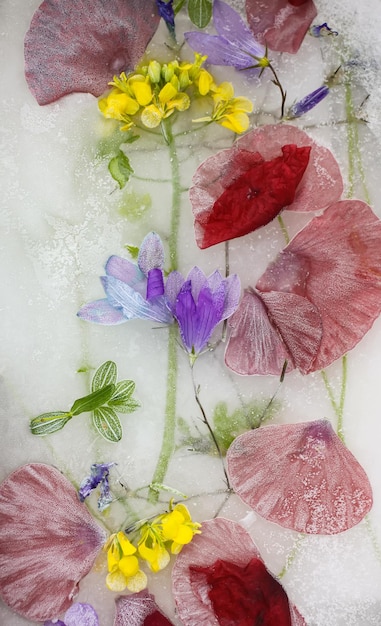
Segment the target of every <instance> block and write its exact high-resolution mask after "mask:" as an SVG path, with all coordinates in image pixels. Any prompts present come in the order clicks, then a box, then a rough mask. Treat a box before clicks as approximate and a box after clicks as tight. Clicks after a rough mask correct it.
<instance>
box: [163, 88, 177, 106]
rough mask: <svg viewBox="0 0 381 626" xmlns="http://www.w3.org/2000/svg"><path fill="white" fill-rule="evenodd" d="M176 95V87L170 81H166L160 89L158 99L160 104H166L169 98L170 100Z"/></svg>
mask: <svg viewBox="0 0 381 626" xmlns="http://www.w3.org/2000/svg"><path fill="white" fill-rule="evenodd" d="M176 95H177V89H175V88H174V86H173V85H172V84H171V83H167V84H166V85H164V87H163V89H161V90H160V93H159V100H160V102H161V103H162V104H166V103H167V102H169V100H172V98H174V97H175V96H176Z"/></svg>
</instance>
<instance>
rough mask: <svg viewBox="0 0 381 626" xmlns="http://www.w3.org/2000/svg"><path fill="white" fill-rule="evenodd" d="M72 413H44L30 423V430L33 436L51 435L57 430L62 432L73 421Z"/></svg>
mask: <svg viewBox="0 0 381 626" xmlns="http://www.w3.org/2000/svg"><path fill="white" fill-rule="evenodd" d="M71 418H72V416H71V414H70V413H65V412H64V411H52V412H51V413H43V414H42V415H39V416H38V417H34V418H33V419H32V420H31V421H30V430H31V432H32V435H39V436H41V437H42V436H44V435H50V434H51V433H55V432H56V431H57V430H61V428H63V427H64V426H65V424H67V422H68V421H69V420H71Z"/></svg>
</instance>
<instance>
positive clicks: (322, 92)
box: [288, 85, 329, 119]
mask: <svg viewBox="0 0 381 626" xmlns="http://www.w3.org/2000/svg"><path fill="white" fill-rule="evenodd" d="M328 94H329V87H327V85H322V86H321V87H318V89H315V91H312V92H311V93H310V94H308V95H307V96H305V97H304V98H302V99H301V100H299V101H298V102H295V104H293V105H292V106H291V107H290V109H289V111H288V117H289V118H291V119H292V118H294V117H300V116H301V115H304V113H307V112H308V111H310V110H311V109H313V108H314V107H316V105H317V104H319V102H321V101H322V100H324V98H325V97H326V96H328Z"/></svg>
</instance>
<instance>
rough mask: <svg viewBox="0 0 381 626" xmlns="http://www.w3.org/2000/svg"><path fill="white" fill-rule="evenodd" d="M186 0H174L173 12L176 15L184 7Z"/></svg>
mask: <svg viewBox="0 0 381 626" xmlns="http://www.w3.org/2000/svg"><path fill="white" fill-rule="evenodd" d="M185 2H186V0H174V3H173V5H172V6H173V12H174V14H175V15H177V14H178V12H179V11H180V10H181V9H182V8H183V6H184V4H185Z"/></svg>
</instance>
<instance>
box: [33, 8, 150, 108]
mask: <svg viewBox="0 0 381 626" xmlns="http://www.w3.org/2000/svg"><path fill="white" fill-rule="evenodd" d="M159 19H160V18H159V14H158V11H157V8H156V3H155V1H154V0H145V1H144V2H141V1H140V0H107V2H105V1H104V0H44V2H42V4H41V5H40V7H39V8H38V9H37V11H36V12H35V14H34V16H33V18H32V21H31V24H30V28H29V30H28V32H27V34H26V36H25V76H26V80H27V82H28V85H29V88H30V90H31V92H32V94H33V95H34V97H35V98H36V100H37V102H38V103H39V104H49V103H50V102H54V101H55V100H58V99H59V98H61V97H62V96H65V95H67V94H69V93H74V92H85V93H91V94H93V95H94V96H100V95H101V94H102V93H103V92H104V91H105V90H106V89H107V85H108V82H109V81H110V80H112V77H113V75H114V74H119V73H120V72H121V71H128V70H131V69H133V68H134V66H135V65H136V64H137V62H138V61H139V59H140V58H141V57H142V56H143V54H144V51H145V48H146V46H147V44H148V42H149V41H150V39H151V38H152V36H153V35H154V33H155V31H156V29H157V26H158V23H159Z"/></svg>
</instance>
